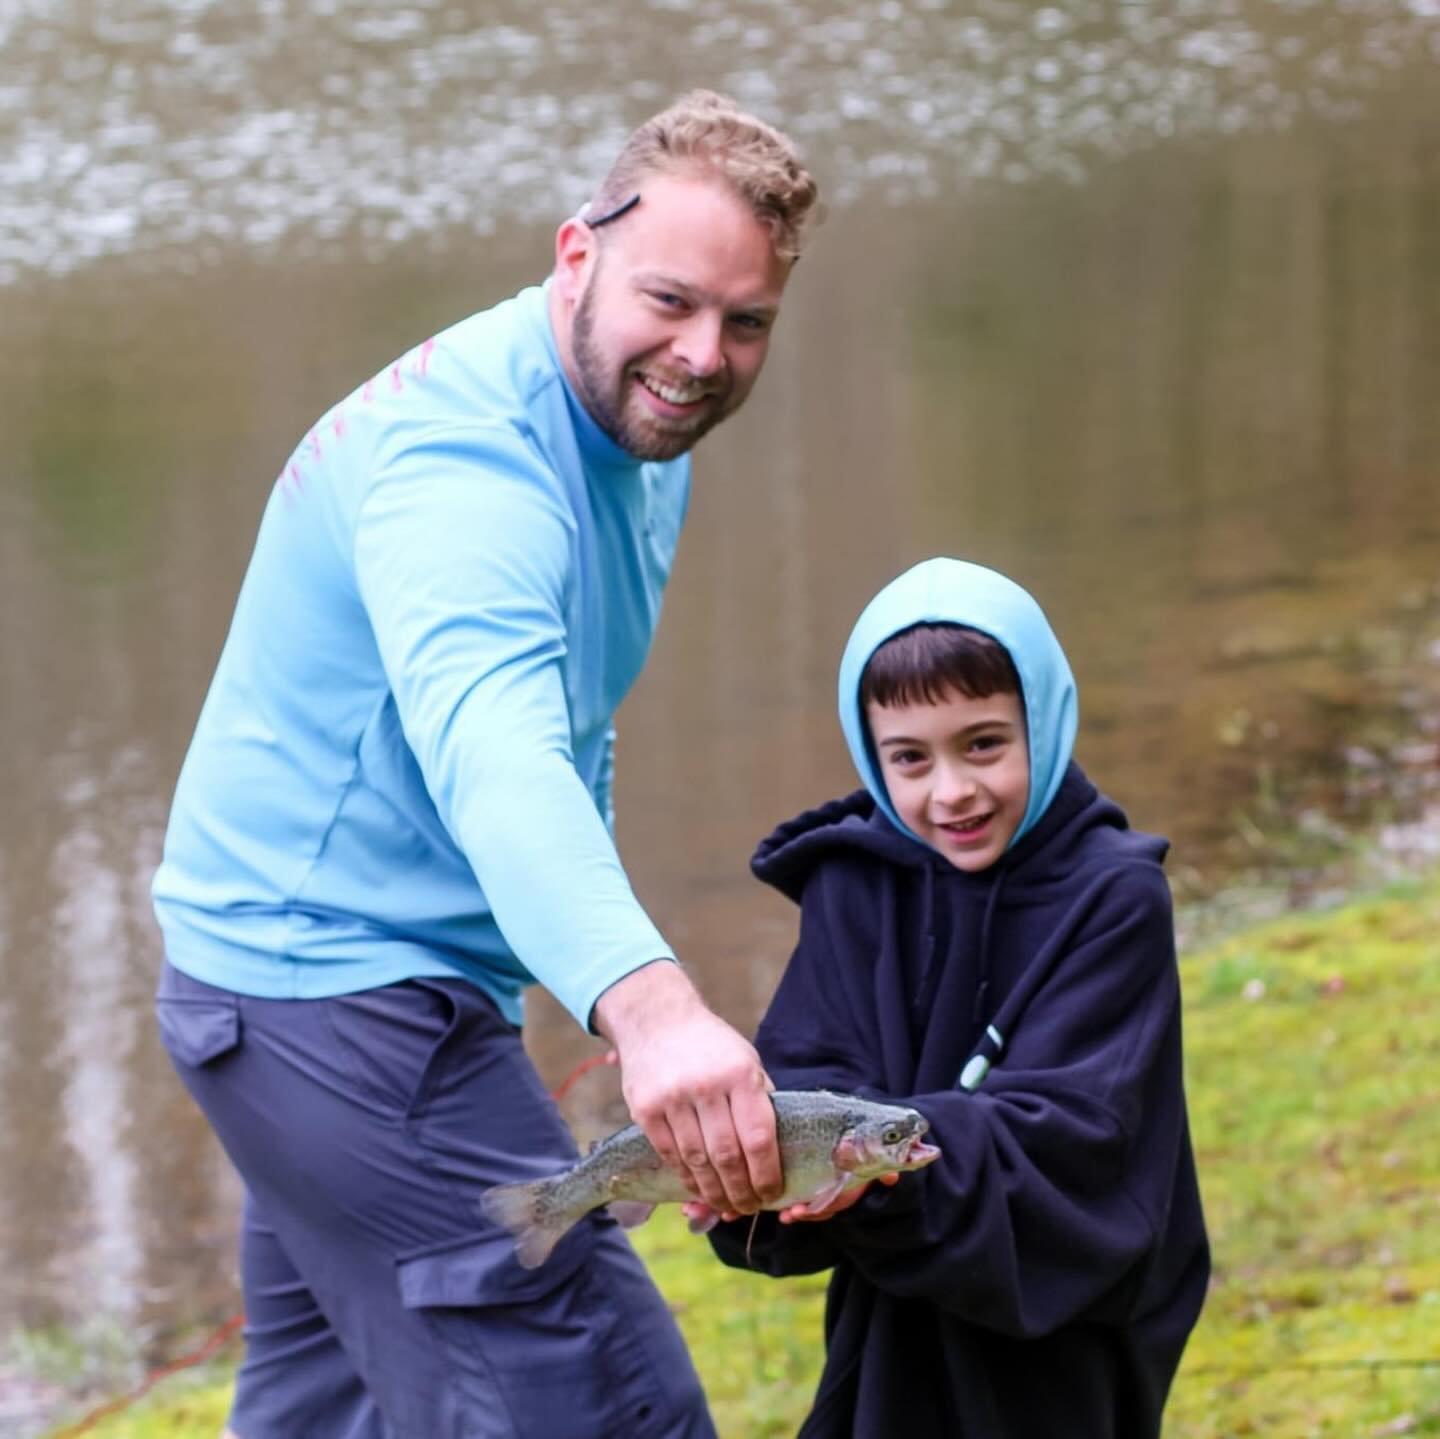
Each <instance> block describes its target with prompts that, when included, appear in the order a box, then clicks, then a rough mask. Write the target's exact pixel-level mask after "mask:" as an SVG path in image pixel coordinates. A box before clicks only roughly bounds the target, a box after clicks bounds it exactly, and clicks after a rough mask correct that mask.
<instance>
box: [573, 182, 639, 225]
mask: <svg viewBox="0 0 1440 1439" xmlns="http://www.w3.org/2000/svg"><path fill="white" fill-rule="evenodd" d="M639 203H640V192H639V190H636V192H635V193H634V194H633V195H631V197H630V198H629V199H628V200H622V201H621V202H620V203H619V204H618V205H616V207H615V208H614V209H613V210H607V211H606V212H605V213H604V214H603V215H598V216H596V218H595V219H593V220H592V219H590V218H589V216H587V215H586V213H585V210H588V209H589V208H590V207H589V206H588V205H587V206H585V209H582V210H581V211H580V218H581V219H582V220H584V221H585V223H586V224H587V225H589V227H590V228H591V229H592V230H598V229H599V228H600V227H601V225H608V224H609V223H610V222H611V220H618V219H619V218H620V217H621V215H624V214H627V213H628V212H629V211H631V210H633V209H634V208H635V207H636V205H638V204H639Z"/></svg>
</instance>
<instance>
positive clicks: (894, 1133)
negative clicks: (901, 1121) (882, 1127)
mask: <svg viewBox="0 0 1440 1439" xmlns="http://www.w3.org/2000/svg"><path fill="white" fill-rule="evenodd" d="M904 1138H905V1131H904V1130H903V1129H901V1128H900V1126H899V1125H898V1124H892V1125H891V1126H890V1128H889V1129H887V1130H886V1131H885V1133H884V1134H882V1135H881V1136H880V1142H881V1144H899V1143H900V1141H901V1140H902V1139H904Z"/></svg>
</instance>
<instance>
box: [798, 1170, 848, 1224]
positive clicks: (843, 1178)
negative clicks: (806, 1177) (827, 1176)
mask: <svg viewBox="0 0 1440 1439" xmlns="http://www.w3.org/2000/svg"><path fill="white" fill-rule="evenodd" d="M850 1187H851V1184H850V1176H849V1175H848V1174H837V1175H836V1176H835V1178H834V1179H832V1180H831V1181H830V1182H829V1183H828V1184H824V1185H821V1187H820V1188H819V1189H817V1190H816V1191H815V1193H814V1194H812V1195H811V1196H810V1198H809V1199H807V1200H806V1201H805V1212H806V1214H819V1213H820V1212H821V1210H824V1209H828V1208H829V1207H830V1206H831V1205H832V1204H834V1202H835V1201H836V1200H837V1199H839V1198H840V1196H841V1195H842V1194H844V1193H845V1191H846V1190H847V1189H849V1188H850Z"/></svg>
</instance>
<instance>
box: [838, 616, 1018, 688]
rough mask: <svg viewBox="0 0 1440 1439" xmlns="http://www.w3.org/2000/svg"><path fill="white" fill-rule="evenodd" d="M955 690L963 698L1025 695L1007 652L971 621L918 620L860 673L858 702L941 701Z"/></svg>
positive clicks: (892, 639) (877, 654)
mask: <svg viewBox="0 0 1440 1439" xmlns="http://www.w3.org/2000/svg"><path fill="white" fill-rule="evenodd" d="M956 691H958V692H959V693H960V694H962V695H964V696H966V698H967V699H976V700H978V699H985V698H987V697H988V696H989V695H994V694H1013V695H1016V696H1018V697H1019V699H1020V703H1021V706H1022V708H1023V706H1024V703H1025V693H1024V691H1023V690H1022V689H1021V687H1020V676H1019V674H1018V673H1016V670H1015V662H1014V661H1013V660H1012V659H1011V658H1010V651H1009V650H1007V649H1006V648H1005V646H1004V645H1002V644H1001V643H1000V641H999V640H996V639H992V638H991V636H989V635H987V634H986V633H985V632H984V631H983V630H976V629H971V628H970V626H969V625H954V624H918V625H911V627H910V628H909V629H907V630H901V631H900V633H899V634H895V635H891V636H890V638H889V639H888V640H886V641H885V643H884V644H883V645H881V646H880V647H879V648H878V649H877V650H876V651H875V653H874V654H872V655H871V656H870V659H869V661H868V662H867V664H866V665H865V670H864V673H863V674H862V675H861V676H860V704H861V706H862V707H863V706H865V705H867V704H871V703H874V704H877V705H881V706H882V707H883V706H885V705H894V704H902V705H903V704H939V703H940V701H941V700H943V699H944V698H945V696H946V694H947V693H952V692H956Z"/></svg>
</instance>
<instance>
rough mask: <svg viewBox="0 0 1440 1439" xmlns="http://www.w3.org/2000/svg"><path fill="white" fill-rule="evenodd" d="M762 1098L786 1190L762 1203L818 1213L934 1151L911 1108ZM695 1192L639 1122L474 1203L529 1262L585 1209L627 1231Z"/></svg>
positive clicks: (819, 1097) (847, 1100)
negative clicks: (768, 1106) (604, 1210)
mask: <svg viewBox="0 0 1440 1439" xmlns="http://www.w3.org/2000/svg"><path fill="white" fill-rule="evenodd" d="M770 1099H771V1102H772V1103H773V1104H774V1106H775V1126H776V1134H777V1138H778V1140H779V1145H780V1160H781V1165H782V1168H783V1170H784V1177H785V1192H784V1193H783V1194H782V1195H781V1196H780V1197H779V1198H778V1199H776V1200H773V1201H772V1202H771V1203H769V1204H767V1205H766V1206H765V1208H767V1209H788V1208H790V1206H791V1205H794V1204H802V1203H803V1204H804V1205H805V1206H806V1208H807V1210H808V1211H809V1212H810V1213H812V1214H818V1213H819V1212H820V1211H821V1210H822V1209H825V1208H826V1207H827V1206H828V1205H830V1204H832V1203H834V1201H835V1200H836V1199H838V1198H839V1197H840V1195H842V1194H843V1193H845V1191H846V1190H849V1189H854V1188H855V1187H857V1186H858V1185H861V1184H864V1183H865V1182H866V1181H867V1180H870V1179H874V1178H876V1177H877V1176H879V1175H881V1174H891V1173H896V1172H900V1171H903V1170H911V1169H923V1168H924V1167H925V1165H927V1164H933V1163H934V1162H935V1160H937V1159H938V1158H939V1157H940V1151H939V1149H938V1148H936V1146H935V1145H933V1144H927V1143H925V1140H924V1135H925V1134H926V1132H927V1131H928V1130H929V1128H930V1122H929V1121H928V1120H927V1119H926V1118H925V1117H924V1115H922V1114H921V1113H920V1112H919V1111H918V1110H915V1109H909V1108H906V1107H905V1106H903V1105H897V1104H881V1103H878V1102H876V1101H874V1100H870V1099H861V1098H860V1097H858V1096H857V1095H852V1094H835V1093H832V1092H831V1091H829V1090H824V1089H815V1090H779V1091H777V1092H776V1093H774V1094H772V1095H771V1096H770ZM694 1198H695V1196H694V1195H693V1194H692V1193H691V1192H690V1191H689V1190H688V1189H686V1187H685V1185H684V1184H683V1183H682V1182H681V1180H680V1177H679V1175H677V1174H676V1173H675V1172H674V1170H672V1169H670V1168H669V1167H668V1166H666V1165H665V1164H664V1163H663V1161H662V1160H661V1158H660V1156H659V1155H658V1154H657V1153H656V1152H655V1148H654V1146H653V1145H652V1144H651V1143H650V1141H649V1140H648V1139H646V1137H645V1135H644V1132H643V1131H642V1130H641V1129H640V1126H639V1125H638V1124H629V1125H626V1127H625V1128H624V1129H620V1130H617V1131H616V1132H615V1133H614V1134H612V1135H610V1136H609V1137H608V1138H605V1139H602V1140H599V1141H598V1142H597V1143H596V1144H595V1145H594V1146H593V1147H592V1148H591V1150H590V1152H589V1153H588V1154H586V1155H585V1156H584V1158H582V1159H581V1160H579V1162H578V1163H576V1164H572V1165H571V1166H570V1167H569V1168H568V1169H566V1170H563V1171H562V1172H561V1173H559V1174H554V1175H551V1176H549V1177H548V1178H544V1179H535V1180H531V1181H529V1182H528V1183H523V1184H498V1185H496V1186H495V1187H494V1188H492V1189H488V1190H486V1192H485V1193H484V1195H482V1196H481V1200H480V1206H481V1209H482V1211H483V1213H484V1214H485V1216H486V1218H488V1219H490V1220H491V1221H493V1222H494V1223H496V1224H498V1225H500V1226H501V1227H502V1228H503V1229H506V1230H508V1231H509V1233H510V1234H511V1236H512V1237H513V1238H514V1240H515V1255H516V1258H517V1259H518V1260H519V1262H520V1264H521V1265H522V1266H523V1267H524V1268H526V1269H536V1268H538V1267H539V1266H540V1265H541V1264H543V1263H544V1262H545V1261H546V1259H548V1258H549V1257H550V1254H551V1251H552V1250H553V1249H554V1248H555V1246H556V1244H558V1243H559V1242H560V1240H561V1239H562V1238H563V1237H564V1235H565V1234H567V1233H568V1232H569V1231H570V1229H571V1228H572V1227H573V1226H574V1225H575V1224H578V1223H579V1221H580V1220H581V1219H582V1218H584V1216H585V1215H587V1214H589V1213H590V1211H591V1210H592V1209H599V1208H600V1207H601V1206H602V1205H607V1204H608V1205H611V1206H612V1209H611V1213H612V1216H613V1217H614V1218H615V1219H616V1220H618V1221H619V1222H620V1223H621V1224H622V1225H624V1226H625V1227H626V1228H630V1227H632V1226H633V1225H636V1224H640V1223H643V1222H644V1221H645V1220H646V1219H648V1218H649V1217H650V1213H651V1211H652V1210H653V1209H654V1207H655V1206H656V1205H657V1204H667V1203H683V1202H685V1201H687V1200H693V1199H694ZM717 1220H718V1215H714V1214H711V1215H709V1216H707V1218H706V1219H704V1220H699V1221H696V1222H692V1225H691V1227H692V1229H695V1230H697V1231H702V1232H703V1231H704V1230H706V1229H709V1228H710V1227H712V1226H713V1225H714V1224H715V1223H716V1222H717Z"/></svg>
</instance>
